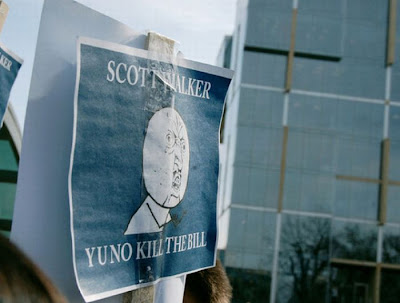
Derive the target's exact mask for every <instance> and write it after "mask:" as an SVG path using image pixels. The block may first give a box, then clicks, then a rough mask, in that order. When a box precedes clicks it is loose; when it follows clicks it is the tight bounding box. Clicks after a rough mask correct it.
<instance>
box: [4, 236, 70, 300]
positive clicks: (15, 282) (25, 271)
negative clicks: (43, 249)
mask: <svg viewBox="0 0 400 303" xmlns="http://www.w3.org/2000/svg"><path fill="white" fill-rule="evenodd" d="M0 302H2V303H14V302H17V303H19V302H24V303H25V302H26V303H30V302H32V303H33V302H37V303H47V302H49V303H66V302H67V301H66V300H65V298H64V297H63V296H62V295H61V293H60V292H59V291H58V290H57V288H56V287H55V286H54V285H53V284H52V283H51V281H50V280H49V279H48V278H47V277H46V276H45V275H44V273H43V272H42V271H41V270H40V269H39V268H38V267H37V266H36V265H35V264H34V263H33V262H32V261H31V260H30V259H29V258H28V257H27V256H25V254H24V253H23V252H22V251H20V250H19V249H18V248H17V247H16V246H15V245H14V244H13V243H11V242H10V241H9V240H8V239H7V238H5V237H4V236H3V235H1V234H0Z"/></svg>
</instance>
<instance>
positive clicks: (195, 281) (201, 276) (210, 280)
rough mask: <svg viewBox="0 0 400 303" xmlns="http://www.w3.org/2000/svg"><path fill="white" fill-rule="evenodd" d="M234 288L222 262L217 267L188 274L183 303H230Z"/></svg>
mask: <svg viewBox="0 0 400 303" xmlns="http://www.w3.org/2000/svg"><path fill="white" fill-rule="evenodd" d="M231 298H232V287H231V284H230V283H229V279H228V276H227V275H226V272H225V270H224V268H223V267H222V265H221V262H220V261H219V260H217V263H216V265H215V267H212V268H207V269H204V270H201V271H198V272H195V273H191V274H188V275H187V277H186V283H185V294H184V297H183V303H204V302H207V303H230V302H231Z"/></svg>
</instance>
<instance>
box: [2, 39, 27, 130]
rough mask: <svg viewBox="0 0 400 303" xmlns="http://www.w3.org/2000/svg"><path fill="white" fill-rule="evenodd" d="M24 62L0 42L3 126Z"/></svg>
mask: <svg viewBox="0 0 400 303" xmlns="http://www.w3.org/2000/svg"><path fill="white" fill-rule="evenodd" d="M22 62H23V61H22V59H21V58H19V57H18V56H17V55H15V54H13V53H12V52H11V51H10V50H8V49H7V48H6V47H5V46H4V45H2V44H1V43H0V121H1V123H0V127H1V126H3V120H4V114H5V112H6V109H7V105H8V99H9V97H10V92H11V88H12V86H13V84H14V81H15V78H17V74H18V71H19V69H20V68H21V65H22Z"/></svg>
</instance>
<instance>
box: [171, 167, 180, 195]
mask: <svg viewBox="0 0 400 303" xmlns="http://www.w3.org/2000/svg"><path fill="white" fill-rule="evenodd" d="M173 178H174V179H173V181H172V188H173V189H174V190H175V191H179V189H180V188H181V172H180V171H174V176H173Z"/></svg>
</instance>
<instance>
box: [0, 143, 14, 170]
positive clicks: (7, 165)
mask: <svg viewBox="0 0 400 303" xmlns="http://www.w3.org/2000/svg"><path fill="white" fill-rule="evenodd" d="M0 155H1V157H0V170H12V171H17V170H18V163H17V160H16V158H15V155H14V152H13V149H12V147H11V143H10V141H7V140H0Z"/></svg>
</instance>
